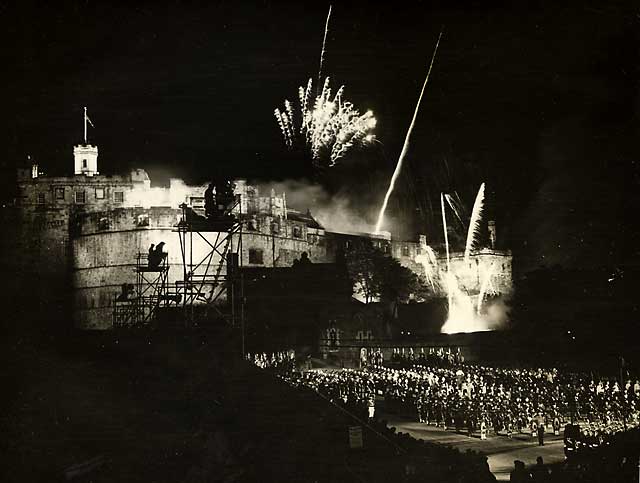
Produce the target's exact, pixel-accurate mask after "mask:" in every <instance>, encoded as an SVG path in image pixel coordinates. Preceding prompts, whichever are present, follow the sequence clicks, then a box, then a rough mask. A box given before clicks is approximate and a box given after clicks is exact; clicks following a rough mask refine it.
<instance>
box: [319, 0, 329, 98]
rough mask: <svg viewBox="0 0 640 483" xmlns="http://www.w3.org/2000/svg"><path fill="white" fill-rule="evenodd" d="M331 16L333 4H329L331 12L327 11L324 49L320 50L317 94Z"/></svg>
mask: <svg viewBox="0 0 640 483" xmlns="http://www.w3.org/2000/svg"><path fill="white" fill-rule="evenodd" d="M329 17H331V5H329V13H327V21H326V23H325V24H324V38H323V39H322V50H321V51H320V67H319V68H318V85H317V87H316V89H317V90H316V95H317V94H318V92H319V90H320V82H321V81H322V64H323V62H324V52H325V46H326V45H327V32H329Z"/></svg>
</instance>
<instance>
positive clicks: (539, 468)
mask: <svg viewBox="0 0 640 483" xmlns="http://www.w3.org/2000/svg"><path fill="white" fill-rule="evenodd" d="M531 476H532V477H533V481H542V482H547V481H551V479H550V475H549V468H547V467H546V466H545V465H544V461H543V460H542V456H538V457H537V458H536V465H535V466H534V467H533V468H531Z"/></svg>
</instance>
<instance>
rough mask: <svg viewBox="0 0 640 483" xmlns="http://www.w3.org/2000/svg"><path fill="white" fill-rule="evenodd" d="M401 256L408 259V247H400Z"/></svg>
mask: <svg viewBox="0 0 640 483" xmlns="http://www.w3.org/2000/svg"><path fill="white" fill-rule="evenodd" d="M402 256H403V257H408V256H409V247H408V246H407V245H403V246H402Z"/></svg>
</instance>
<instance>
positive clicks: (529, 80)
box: [0, 1, 640, 268]
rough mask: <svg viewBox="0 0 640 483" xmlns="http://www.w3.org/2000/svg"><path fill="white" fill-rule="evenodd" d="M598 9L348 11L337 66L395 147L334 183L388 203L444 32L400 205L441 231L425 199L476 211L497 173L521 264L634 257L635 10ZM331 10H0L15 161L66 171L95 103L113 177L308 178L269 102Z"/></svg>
mask: <svg viewBox="0 0 640 483" xmlns="http://www.w3.org/2000/svg"><path fill="white" fill-rule="evenodd" d="M545 3H547V4H549V3H551V2H545ZM600 3H603V2H591V5H592V6H589V5H581V6H575V7H556V6H553V7H549V6H547V7H546V8H545V7H543V6H542V5H543V4H542V3H540V4H538V5H536V4H535V3H529V7H527V8H515V7H513V6H511V5H510V4H509V2H504V5H502V4H498V3H494V4H492V5H491V6H488V5H489V4H488V2H478V4H467V5H466V6H464V7H462V6H460V7H458V8H456V9H452V8H449V7H443V6H442V5H437V4H428V3H411V2H402V3H401V4H394V5H392V4H391V3H387V5H386V6H375V5H373V4H372V3H371V2H362V3H360V4H357V3H350V4H349V6H343V5H334V8H333V13H332V17H331V22H330V32H329V36H328V40H327V51H326V57H325V59H326V61H325V73H326V74H327V75H329V76H331V78H332V79H334V84H345V86H346V93H345V97H346V98H348V99H349V100H351V101H352V102H354V104H355V105H356V107H358V108H359V109H360V110H361V111H365V110H367V109H371V110H373V112H374V113H375V115H376V117H377V119H378V126H377V129H376V133H377V137H378V139H379V140H380V141H381V142H382V145H375V148H373V149H371V150H369V151H368V152H363V153H354V155H353V156H351V157H350V158H348V159H345V160H344V161H343V162H342V164H341V165H340V166H337V167H336V168H335V169H334V170H333V171H331V172H328V173H324V174H323V175H322V176H321V177H320V179H321V181H322V182H323V183H325V185H326V186H327V187H328V189H329V190H330V191H333V192H338V191H339V192H342V193H344V192H348V193H351V194H352V196H353V197H354V200H356V202H357V200H362V203H363V205H364V204H367V205H371V204H373V205H376V206H377V205H378V204H379V203H380V202H381V200H382V197H383V195H384V189H385V187H386V183H387V182H388V178H389V176H390V174H391V172H392V170H393V167H394V166H395V162H396V160H397V157H398V154H399V153H400V150H401V147H402V142H403V140H404V135H405V132H406V129H407V126H408V124H409V121H410V119H411V116H412V114H413V109H414V107H415V102H416V99H417V96H418V93H419V89H420V87H421V84H422V82H423V79H424V75H425V73H426V69H427V66H428V61H429V59H430V57H431V53H432V50H433V47H434V44H435V41H436V39H437V36H438V33H439V31H440V28H441V26H444V35H443V39H442V42H441V44H440V50H439V52H438V58H437V61H436V64H435V67H434V70H433V73H432V78H431V81H430V84H429V86H428V87H427V91H426V94H425V98H424V100H423V106H422V109H421V112H420V115H419V117H418V119H417V123H416V127H415V130H414V133H413V137H412V144H411V149H410V151H409V155H408V158H407V165H406V170H405V172H404V175H403V177H402V179H401V180H400V183H399V190H398V194H397V196H396V197H394V199H393V200H392V203H391V206H390V210H391V213H390V216H396V217H398V218H400V219H403V220H407V221H406V226H407V227H410V228H408V229H407V231H411V230H416V231H421V232H427V233H428V234H433V233H437V234H439V233H440V232H441V228H440V227H438V226H435V225H434V222H433V221H432V220H430V219H429V216H427V213H428V212H429V209H430V208H429V198H431V210H432V211H433V207H434V206H435V207H436V208H437V201H438V197H439V192H440V191H441V190H446V191H450V192H453V191H454V190H455V191H457V192H458V193H459V194H460V195H461V197H462V198H463V199H464V200H465V201H467V202H468V204H469V205H471V204H472V203H473V197H474V196H475V191H476V190H477V188H478V186H479V184H480V183H481V182H482V181H485V182H486V183H487V211H488V215H490V216H491V217H493V218H496V219H497V220H498V230H499V236H501V238H502V240H503V242H504V243H505V244H507V245H509V246H510V247H511V248H512V249H513V250H514V253H515V254H516V255H517V260H518V262H517V263H520V265H521V266H522V267H525V268H534V267H536V266H538V265H540V264H546V265H547V266H551V265H554V264H560V265H562V266H565V267H569V268H571V267H580V266H585V265H586V266H600V265H619V264H630V263H636V261H637V260H638V248H637V247H638V246H639V245H638V243H639V242H640V240H639V238H640V237H639V236H638V234H639V231H638V228H637V215H636V213H637V211H638V208H639V207H640V206H639V205H640V203H639V197H640V195H639V194H638V181H639V179H640V176H639V169H640V168H639V167H638V165H637V163H638V162H639V160H640V158H639V156H638V154H639V148H638V139H639V136H638V134H639V132H638V128H639V126H640V124H639V122H638V121H639V119H638V115H639V109H640V97H639V90H638V82H639V79H640V77H639V75H638V74H639V68H638V66H639V65H640V52H639V46H640V43H639V41H640V7H637V6H635V5H634V3H633V2H629V3H622V2H606V6H601V5H599V4H600ZM443 4H444V2H443ZM460 5H462V4H460ZM327 9H328V3H326V4H325V3H322V2H311V3H308V2H304V4H303V2H297V3H293V2H274V1H267V2H255V3H252V2H242V5H240V2H217V3H213V4H211V5H209V6H207V7H201V6H195V3H192V2H189V3H182V2H172V3H161V2H159V3H155V4H152V3H149V4H148V5H147V6H140V7H121V6H115V5H110V4H108V3H104V2H103V3H89V2H86V3H81V4H80V3H78V4H75V5H69V6H66V7H64V8H59V7H56V8H54V7H51V6H45V5H36V4H33V3H31V4H30V3H28V2H20V6H19V7H9V6H7V5H6V4H0V15H1V20H0V27H1V31H2V34H0V35H2V39H1V40H2V42H1V44H0V50H1V52H2V59H3V84H4V89H3V102H2V109H3V116H2V126H1V129H0V136H1V138H0V143H1V144H0V145H1V146H3V150H4V153H3V156H2V158H3V160H2V166H3V168H4V169H5V171H6V170H11V169H13V167H14V166H15V164H16V163H17V162H20V161H21V160H23V159H24V158H25V157H26V155H27V154H30V155H31V156H32V157H33V158H34V159H36V160H38V161H39V163H40V164H41V165H42V167H43V168H44V169H45V171H47V172H49V173H51V174H55V173H64V172H69V171H70V170H71V169H72V154H71V153H72V145H73V144H74V143H77V142H78V141H80V140H81V136H82V106H84V105H86V106H88V108H89V114H90V117H91V118H92V120H93V122H94V124H95V125H96V129H95V130H93V131H91V132H90V139H91V140H93V141H94V142H96V143H97V144H98V145H99V148H100V158H99V165H100V169H101V171H102V172H103V173H114V172H121V171H123V170H125V169H128V168H130V167H144V168H147V169H148V171H149V172H150V173H151V175H152V178H153V179H157V180H162V179H163V178H166V177H167V176H168V175H169V174H171V175H173V176H182V177H186V178H187V179H189V180H191V181H204V180H206V179H207V178H208V177H209V176H211V175H212V174H213V173H215V172H216V171H217V170H218V169H221V168H222V169H226V170H230V171H232V172H233V174H234V175H235V176H245V177H250V178H258V179H263V180H269V179H279V180H282V179H287V178H291V177H299V176H301V175H304V174H306V175H308V174H309V171H308V169H307V168H306V165H305V162H304V161H302V160H300V159H298V158H297V157H296V156H293V155H290V154H287V153H286V151H285V150H284V148H283V144H282V142H281V137H280V132H279V129H278V127H277V125H276V123H275V120H274V117H273V109H274V108H275V107H278V106H280V105H281V104H282V101H283V100H284V98H290V99H291V100H294V98H295V95H296V91H297V87H298V86H299V85H302V84H304V83H305V82H306V79H307V78H308V77H310V76H312V77H314V78H315V77H316V75H317V69H318V60H319V54H320V47H321V43H322V35H323V28H324V22H325V18H326V13H327ZM336 87H337V86H336ZM6 179H8V177H7V178H6ZM434 203H435V204H434ZM427 225H428V226H427ZM431 236H432V237H434V238H435V237H437V236H438V235H436V234H433V235H431Z"/></svg>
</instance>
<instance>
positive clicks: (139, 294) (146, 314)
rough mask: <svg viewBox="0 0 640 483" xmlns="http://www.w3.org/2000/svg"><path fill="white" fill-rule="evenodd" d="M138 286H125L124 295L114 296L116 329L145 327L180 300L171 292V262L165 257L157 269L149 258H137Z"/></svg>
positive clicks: (114, 325)
mask: <svg viewBox="0 0 640 483" xmlns="http://www.w3.org/2000/svg"><path fill="white" fill-rule="evenodd" d="M135 273H136V283H135V285H133V284H128V283H125V284H123V285H122V292H121V293H120V294H119V295H116V296H115V297H114V302H113V327H114V328H134V327H145V326H148V325H150V324H152V323H153V321H155V320H156V318H157V316H158V313H159V311H160V310H161V309H162V308H164V307H168V306H170V305H176V304H177V303H178V302H179V297H178V296H177V294H176V293H175V292H171V291H170V290H169V282H168V277H169V263H168V262H167V259H166V257H164V258H162V260H161V262H160V264H159V265H157V266H150V265H149V260H148V255H147V254H143V253H140V252H138V255H137V256H136V265H135Z"/></svg>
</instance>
